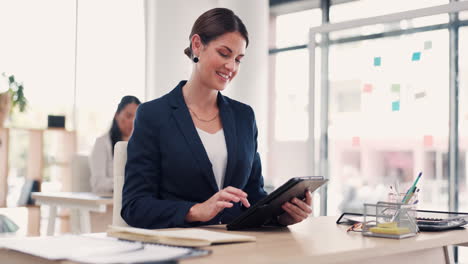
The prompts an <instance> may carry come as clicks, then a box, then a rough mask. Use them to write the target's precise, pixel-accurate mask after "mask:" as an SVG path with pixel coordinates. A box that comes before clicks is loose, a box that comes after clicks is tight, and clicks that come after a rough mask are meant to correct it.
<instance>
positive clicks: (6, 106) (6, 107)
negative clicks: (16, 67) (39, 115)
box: [0, 73, 28, 131]
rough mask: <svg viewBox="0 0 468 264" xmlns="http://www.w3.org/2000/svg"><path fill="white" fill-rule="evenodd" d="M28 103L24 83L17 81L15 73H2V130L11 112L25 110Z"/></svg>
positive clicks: (0, 126)
mask: <svg viewBox="0 0 468 264" xmlns="http://www.w3.org/2000/svg"><path fill="white" fill-rule="evenodd" d="M27 104H28V101H27V100H26V97H25V96H24V86H23V84H22V83H19V82H17V81H16V79H15V76H14V75H8V74H6V73H2V74H1V75H0V131H1V130H2V129H3V127H4V123H5V120H6V119H7V118H8V115H9V114H10V112H12V111H15V110H18V111H19V112H24V111H25V110H26V106H27Z"/></svg>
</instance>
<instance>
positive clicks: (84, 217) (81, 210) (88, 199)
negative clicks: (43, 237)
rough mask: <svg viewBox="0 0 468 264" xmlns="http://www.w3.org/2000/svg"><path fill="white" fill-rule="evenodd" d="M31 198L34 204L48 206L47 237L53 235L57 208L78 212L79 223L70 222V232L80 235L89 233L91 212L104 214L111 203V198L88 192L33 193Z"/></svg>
mask: <svg viewBox="0 0 468 264" xmlns="http://www.w3.org/2000/svg"><path fill="white" fill-rule="evenodd" d="M32 198H33V199H35V200H36V204H40V205H47V206H49V220H48V225H47V235H48V236H52V235H54V231H55V218H56V216H57V207H59V206H60V207H64V208H70V209H77V210H78V215H79V216H78V218H79V221H73V220H72V232H73V233H78V234H81V233H91V220H90V212H91V211H93V212H101V213H104V212H106V207H107V206H108V205H112V203H113V200H112V197H101V196H98V195H96V194H93V193H88V192H57V193H42V192H34V193H32Z"/></svg>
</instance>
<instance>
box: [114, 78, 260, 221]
mask: <svg viewBox="0 0 468 264" xmlns="http://www.w3.org/2000/svg"><path fill="white" fill-rule="evenodd" d="M185 83H186V81H182V82H180V83H179V85H177V87H176V88H175V89H174V90H172V91H171V92H170V93H168V94H166V95H164V96H162V97H160V98H158V99H155V100H153V101H150V102H147V103H144V104H141V105H140V106H139V107H138V110H137V114H136V118H135V124H134V131H133V134H132V136H131V138H130V140H129V142H128V149H127V153H128V154H127V155H128V156H127V165H126V167H125V183H124V186H123V191H122V210H121V215H122V218H123V219H125V221H126V222H127V223H128V224H129V225H131V226H135V227H140V228H152V229H154V228H168V227H192V226H198V225H206V224H219V223H229V222H231V221H232V220H233V219H234V218H235V217H236V216H238V215H239V214H240V213H241V212H242V211H243V210H245V208H244V207H243V206H242V205H241V203H235V204H234V206H233V207H232V208H229V209H225V210H223V211H222V212H221V213H219V214H218V215H217V216H216V217H215V218H213V219H212V220H211V221H209V222H195V223H188V222H186V221H185V216H186V214H187V213H188V211H189V209H190V208H191V207H192V206H193V205H195V204H196V203H201V202H204V201H206V200H207V199H209V198H210V197H211V196H213V195H214V194H215V193H216V192H218V191H219V189H218V186H217V184H216V180H215V176H214V174H213V170H212V166H211V162H210V160H209V158H208V155H207V153H206V151H205V148H204V147H203V143H202V142H201V139H200V137H199V136H198V132H197V131H196V128H195V125H194V123H193V121H192V118H191V116H190V113H189V111H188V108H187V105H186V104H185V101H184V98H183V95H182V87H183V86H184V85H185ZM217 104H218V107H219V111H220V116H221V122H222V124H223V129H224V136H225V139H226V146H227V151H228V161H227V167H226V173H225V178H224V187H227V186H233V187H236V188H239V189H242V190H244V191H245V192H246V193H247V194H248V197H247V199H248V200H249V202H250V204H252V205H253V204H255V203H256V202H257V201H259V200H260V199H262V198H263V197H265V196H266V195H267V193H266V192H265V190H264V189H263V177H262V169H261V162H260V156H259V154H258V152H257V125H256V122H255V116H254V113H253V110H252V108H251V107H250V106H248V105H246V104H242V103H240V102H237V101H235V100H232V99H230V98H228V97H226V96H223V95H221V93H218V97H217Z"/></svg>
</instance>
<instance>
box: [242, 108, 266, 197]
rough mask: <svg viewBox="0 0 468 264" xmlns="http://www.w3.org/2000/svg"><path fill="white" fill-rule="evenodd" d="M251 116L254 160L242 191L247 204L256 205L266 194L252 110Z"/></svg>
mask: <svg viewBox="0 0 468 264" xmlns="http://www.w3.org/2000/svg"><path fill="white" fill-rule="evenodd" d="M250 111H251V115H252V117H253V118H252V122H253V124H252V125H253V135H252V136H253V137H254V144H255V146H254V151H255V154H254V159H253V163H252V169H251V171H250V175H249V179H248V181H247V184H246V186H245V188H244V191H245V192H246V193H247V195H248V199H249V203H250V204H251V205H253V204H255V203H257V202H258V201H260V200H261V199H263V198H264V197H266V196H267V195H268V194H267V193H266V192H265V190H264V189H263V186H264V182H263V176H262V163H261V161H260V154H258V151H257V147H258V142H257V137H258V129H257V124H256V121H255V116H254V113H253V110H252V109H251V108H250Z"/></svg>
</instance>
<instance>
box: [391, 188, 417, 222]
mask: <svg viewBox="0 0 468 264" xmlns="http://www.w3.org/2000/svg"><path fill="white" fill-rule="evenodd" d="M418 194H419V193H418V192H415V193H413V194H412V195H411V196H410V198H409V199H408V201H407V202H406V205H407V206H408V208H410V209H411V210H413V211H411V213H412V214H414V217H415V218H416V210H417V209H418V202H419V195H418ZM405 195H406V193H399V194H397V193H393V192H390V193H388V197H387V202H389V203H403V199H404V198H405Z"/></svg>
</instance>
